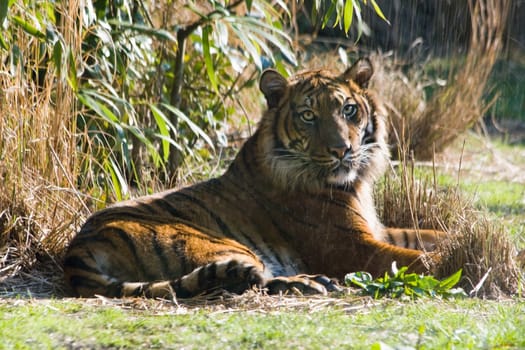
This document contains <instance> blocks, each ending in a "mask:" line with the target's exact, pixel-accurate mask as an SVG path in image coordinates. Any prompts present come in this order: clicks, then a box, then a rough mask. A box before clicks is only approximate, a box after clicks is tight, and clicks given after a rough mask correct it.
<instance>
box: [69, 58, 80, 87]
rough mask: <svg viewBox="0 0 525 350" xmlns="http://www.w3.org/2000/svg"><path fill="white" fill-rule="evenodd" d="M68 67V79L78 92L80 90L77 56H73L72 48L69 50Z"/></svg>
mask: <svg viewBox="0 0 525 350" xmlns="http://www.w3.org/2000/svg"><path fill="white" fill-rule="evenodd" d="M67 67H68V72H67V73H68V74H67V81H68V83H69V86H70V87H71V89H72V90H73V92H77V91H78V80H77V67H76V65H75V57H74V56H73V51H72V50H69V55H68V62H67Z"/></svg>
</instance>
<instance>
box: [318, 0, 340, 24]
mask: <svg viewBox="0 0 525 350" xmlns="http://www.w3.org/2000/svg"><path fill="white" fill-rule="evenodd" d="M336 5H337V1H332V3H331V4H330V7H329V8H328V11H326V13H325V14H324V17H323V22H322V23H321V27H322V28H323V29H324V28H325V27H326V25H327V24H328V22H329V21H330V18H332V14H333V13H334V11H335V9H336Z"/></svg>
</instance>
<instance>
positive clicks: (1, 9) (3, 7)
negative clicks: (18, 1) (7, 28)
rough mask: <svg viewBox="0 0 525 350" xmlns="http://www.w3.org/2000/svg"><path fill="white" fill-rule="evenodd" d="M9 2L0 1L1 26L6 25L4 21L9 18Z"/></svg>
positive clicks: (5, 0)
mask: <svg viewBox="0 0 525 350" xmlns="http://www.w3.org/2000/svg"><path fill="white" fill-rule="evenodd" d="M8 9H9V4H8V1H7V0H3V1H0V28H1V27H3V26H4V22H5V20H6V18H7V10H8Z"/></svg>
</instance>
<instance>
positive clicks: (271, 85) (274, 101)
mask: <svg viewBox="0 0 525 350" xmlns="http://www.w3.org/2000/svg"><path fill="white" fill-rule="evenodd" d="M287 88H288V82H287V81H286V78H285V77H283V76H282V75H281V74H280V73H279V72H277V71H276V70H273V69H267V70H265V71H264V72H263V74H262V75H261V80H260V81H259V89H261V91H262V93H263V94H264V97H266V103H267V104H268V108H273V107H277V106H278V105H279V101H280V100H281V98H282V97H283V96H284V94H285V92H286V89H287Z"/></svg>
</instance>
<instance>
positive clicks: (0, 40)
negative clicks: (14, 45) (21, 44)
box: [0, 35, 9, 50]
mask: <svg viewBox="0 0 525 350" xmlns="http://www.w3.org/2000/svg"><path fill="white" fill-rule="evenodd" d="M0 46H1V47H2V49H4V50H9V44H8V43H7V41H5V39H4V36H3V35H0Z"/></svg>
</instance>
